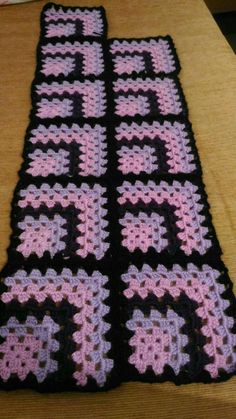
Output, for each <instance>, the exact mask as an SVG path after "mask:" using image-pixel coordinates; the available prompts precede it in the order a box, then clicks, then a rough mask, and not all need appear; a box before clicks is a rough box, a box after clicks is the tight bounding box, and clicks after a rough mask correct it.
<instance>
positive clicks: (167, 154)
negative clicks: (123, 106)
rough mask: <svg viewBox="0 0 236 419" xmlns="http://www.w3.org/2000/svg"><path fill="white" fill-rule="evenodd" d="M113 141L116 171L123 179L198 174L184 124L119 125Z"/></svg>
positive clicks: (197, 166)
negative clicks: (143, 175) (142, 175)
mask: <svg viewBox="0 0 236 419" xmlns="http://www.w3.org/2000/svg"><path fill="white" fill-rule="evenodd" d="M115 138H116V140H117V143H116V149H117V151H116V152H117V156H118V170H119V172H121V173H122V174H123V175H129V174H135V175H140V174H143V173H146V174H155V173H160V174H161V173H171V174H179V173H186V174H187V173H189V174H191V173H196V172H197V171H199V170H200V167H199V163H198V157H197V153H196V150H195V145H194V141H193V136H192V133H191V128H190V127H189V126H188V124H186V123H180V122H177V121H176V122H174V123H171V122H169V121H164V122H163V123H161V122H158V121H154V122H151V123H148V122H131V123H126V122H122V123H121V124H120V125H118V126H117V127H116V128H115Z"/></svg>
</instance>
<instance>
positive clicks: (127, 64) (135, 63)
mask: <svg viewBox="0 0 236 419" xmlns="http://www.w3.org/2000/svg"><path fill="white" fill-rule="evenodd" d="M113 62H114V67H115V72H116V73H117V74H119V76H120V75H122V74H125V73H127V74H131V73H132V72H133V71H134V72H136V73H140V72H141V71H145V62H144V59H143V57H140V56H135V57H130V56H129V55H128V56H126V57H123V56H122V57H121V56H119V55H118V56H117V57H114V58H113Z"/></svg>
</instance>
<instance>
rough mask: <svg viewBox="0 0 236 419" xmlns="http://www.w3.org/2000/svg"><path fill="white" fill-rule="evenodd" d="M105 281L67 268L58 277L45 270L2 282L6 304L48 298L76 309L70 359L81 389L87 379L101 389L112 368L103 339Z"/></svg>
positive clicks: (106, 309) (97, 275)
mask: <svg viewBox="0 0 236 419" xmlns="http://www.w3.org/2000/svg"><path fill="white" fill-rule="evenodd" d="M107 281H108V278H107V277H106V276H103V275H101V273H100V272H97V271H95V272H93V274H92V275H91V276H89V275H87V273H86V272H85V271H84V270H82V269H80V270H78V271H77V273H75V274H73V273H72V272H71V270H70V269H66V268H64V269H63V270H62V272H61V274H58V273H57V272H56V271H54V270H53V269H48V270H47V271H46V274H45V275H42V273H41V272H40V271H38V270H33V271H31V273H30V274H27V272H25V271H23V270H20V271H17V272H16V273H15V274H14V275H13V276H11V277H7V278H6V279H5V284H6V286H7V287H8V291H7V292H5V293H3V294H2V301H3V302H4V303H6V304H7V303H9V302H11V301H13V300H17V301H19V302H20V303H21V304H24V303H26V302H27V301H29V300H30V299H31V298H33V299H34V300H36V301H37V302H38V303H39V304H40V303H43V302H44V301H45V300H46V299H47V298H50V299H52V300H53V302H54V303H56V304H58V303H61V302H62V301H63V300H67V301H68V302H69V303H70V304H73V305H74V306H75V307H76V309H77V314H75V315H74V317H73V320H74V322H75V324H76V325H77V326H78V330H77V331H76V332H74V333H73V340H74V342H75V343H76V345H77V347H76V351H75V352H74V353H73V354H72V358H73V360H74V362H75V372H74V374H73V376H74V378H75V380H76V384H77V385H80V386H85V385H86V384H87V382H88V378H89V377H92V378H94V379H95V380H96V382H97V383H98V385H99V386H102V385H104V384H105V382H106V380H107V376H108V374H109V372H110V371H111V370H112V368H113V360H112V359H110V358H109V357H108V351H109V350H110V347H111V344H110V342H108V341H107V340H106V338H105V334H106V332H107V331H108V330H109V329H110V324H109V323H107V322H106V321H105V320H104V316H105V315H106V314H107V313H108V312H109V307H108V306H107V305H106V304H105V303H104V301H105V299H106V298H107V297H108V296H109V291H108V290H107V289H105V288H104V286H105V284H106V283H107Z"/></svg>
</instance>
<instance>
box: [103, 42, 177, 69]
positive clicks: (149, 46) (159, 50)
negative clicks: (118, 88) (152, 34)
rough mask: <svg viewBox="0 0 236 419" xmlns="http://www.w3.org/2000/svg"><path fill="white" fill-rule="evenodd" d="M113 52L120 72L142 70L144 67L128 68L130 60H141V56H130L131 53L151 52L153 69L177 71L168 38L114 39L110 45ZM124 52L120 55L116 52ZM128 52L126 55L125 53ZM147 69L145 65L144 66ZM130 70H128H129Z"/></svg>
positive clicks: (116, 67)
mask: <svg viewBox="0 0 236 419" xmlns="http://www.w3.org/2000/svg"><path fill="white" fill-rule="evenodd" d="M110 51H111V54H112V55H113V61H114V64H115V72H116V73H118V74H119V75H120V74H123V73H128V74H130V73H131V72H132V71H142V70H143V68H142V66H141V68H139V69H138V68H137V69H135V68H133V69H132V66H131V68H127V63H128V61H129V60H130V62H131V63H132V61H133V60H135V61H136V60H137V59H138V60H140V58H141V57H140V56H137V57H130V56H129V54H130V53H134V52H137V53H143V52H145V53H149V54H150V56H151V60H152V65H153V69H154V71H155V72H156V73H159V72H166V73H169V72H171V71H175V69H176V68H175V60H174V58H173V53H172V51H171V47H170V44H169V42H168V41H167V40H164V39H159V40H154V39H151V40H150V41H145V40H142V41H140V42H137V41H117V40H116V41H114V42H113V43H112V45H111V47H110ZM117 53H118V54H119V53H120V54H122V56H119V55H117V56H116V54H117ZM125 53H126V54H127V55H125V56H124V54H125ZM144 69H145V67H144ZM127 70H128V71H127Z"/></svg>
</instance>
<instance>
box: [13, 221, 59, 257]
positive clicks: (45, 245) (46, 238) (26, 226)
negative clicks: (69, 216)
mask: <svg viewBox="0 0 236 419" xmlns="http://www.w3.org/2000/svg"><path fill="white" fill-rule="evenodd" d="M65 224H66V220H65V219H64V218H62V217H61V216H60V215H58V214H56V215H55V216H54V217H53V218H52V219H49V218H48V217H47V216H45V215H40V217H39V218H38V219H34V218H33V217H31V216H30V215H27V216H26V217H25V218H24V220H23V221H21V222H19V223H18V224H17V226H18V228H19V229H20V230H22V231H23V232H22V233H21V234H20V235H19V240H20V242H21V243H20V244H19V245H18V246H17V248H16V250H17V251H18V252H21V253H22V255H23V256H24V257H29V256H30V255H31V254H34V253H35V254H36V255H37V256H38V257H42V256H43V254H44V252H46V251H48V252H49V253H50V255H51V257H53V256H54V255H55V254H56V253H58V252H60V251H62V250H64V249H65V246H66V245H65V243H64V241H63V237H64V236H65V235H66V233H67V232H66V230H65V229H64V228H63V226H64V225H65Z"/></svg>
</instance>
